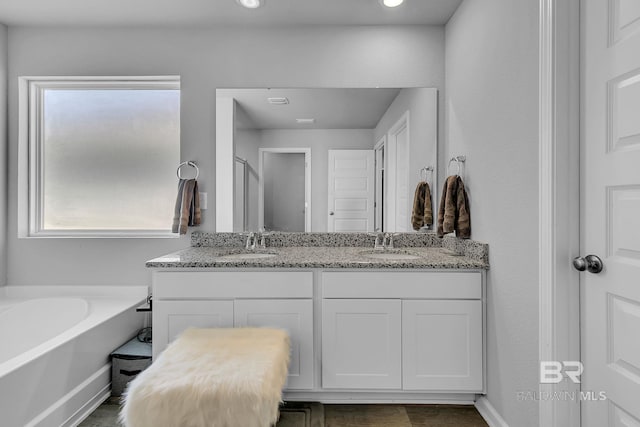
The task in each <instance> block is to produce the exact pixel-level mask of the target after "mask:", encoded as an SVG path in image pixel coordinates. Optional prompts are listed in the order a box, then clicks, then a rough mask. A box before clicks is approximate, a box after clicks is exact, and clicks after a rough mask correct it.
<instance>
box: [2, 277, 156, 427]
mask: <svg viewBox="0 0 640 427" xmlns="http://www.w3.org/2000/svg"><path fill="white" fill-rule="evenodd" d="M147 291H148V290H147V287H146V286H127V287H124V286H86V287H85V286H7V287H2V288H0V425H1V426H2V427H26V426H34V427H35V426H37V427H49V426H51V427H58V426H74V425H77V424H78V423H79V422H80V421H81V420H82V419H84V418H85V417H86V416H87V415H88V414H89V413H90V412H91V411H92V410H93V409H94V408H95V407H97V406H98V405H99V404H100V403H101V402H102V401H103V400H105V399H106V398H107V397H108V396H109V393H110V385H111V376H110V374H111V369H110V368H111V364H110V361H109V353H110V352H111V351H113V350H114V349H115V348H117V347H118V346H120V345H121V344H123V343H124V342H126V341H127V340H128V339H130V338H131V337H132V336H134V335H135V334H136V332H137V331H138V330H139V329H140V328H141V327H142V326H143V323H144V320H145V318H144V315H143V314H141V313H136V311H135V307H136V306H137V305H139V304H140V303H141V302H142V301H144V299H145V298H146V296H147Z"/></svg>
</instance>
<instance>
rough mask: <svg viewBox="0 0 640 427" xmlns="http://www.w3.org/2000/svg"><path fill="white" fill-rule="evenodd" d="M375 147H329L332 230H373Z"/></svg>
mask: <svg viewBox="0 0 640 427" xmlns="http://www.w3.org/2000/svg"><path fill="white" fill-rule="evenodd" d="M374 171H375V167H374V152H373V150H329V169H328V175H329V183H328V191H327V192H328V196H329V198H328V209H329V212H328V216H327V218H328V220H327V230H328V231H343V232H348V231H361V232H362V231H373V224H374V208H373V202H374V196H375V185H374V182H375V179H374Z"/></svg>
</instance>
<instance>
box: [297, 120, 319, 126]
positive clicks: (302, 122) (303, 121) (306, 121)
mask: <svg viewBox="0 0 640 427" xmlns="http://www.w3.org/2000/svg"><path fill="white" fill-rule="evenodd" d="M315 122H316V119H296V123H300V124H303V125H311V124H313V123H315Z"/></svg>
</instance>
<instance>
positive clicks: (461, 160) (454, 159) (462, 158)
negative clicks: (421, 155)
mask: <svg viewBox="0 0 640 427" xmlns="http://www.w3.org/2000/svg"><path fill="white" fill-rule="evenodd" d="M465 160H467V157H466V156H456V157H452V158H451V159H449V164H448V165H447V172H448V171H449V170H450V169H451V162H456V166H458V169H457V170H456V175H460V171H461V170H462V167H461V166H460V165H461V164H462V163H464V162H465Z"/></svg>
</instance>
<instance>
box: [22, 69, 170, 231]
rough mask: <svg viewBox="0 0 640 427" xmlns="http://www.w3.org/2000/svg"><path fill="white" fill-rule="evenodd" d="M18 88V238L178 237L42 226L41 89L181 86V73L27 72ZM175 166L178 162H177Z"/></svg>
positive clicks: (168, 87)
mask: <svg viewBox="0 0 640 427" xmlns="http://www.w3.org/2000/svg"><path fill="white" fill-rule="evenodd" d="M18 79H19V82H18V83H19V88H18V98H19V101H18V102H19V105H18V147H19V148H18V150H19V152H18V237H19V238H34V237H35V238H51V237H54V238H83V237H85V238H127V237H132V238H149V237H163V238H177V237H179V236H178V235H177V234H175V233H172V232H171V229H170V228H171V224H167V230H166V231H165V230H73V229H71V230H43V229H42V194H41V188H42V173H41V172H42V159H41V149H40V148H41V147H42V134H41V128H42V125H43V123H42V120H43V117H42V92H43V90H45V89H51V88H74V89H77V88H83V89H105V88H106V89H108V88H113V89H120V90H122V89H125V90H126V89H166V90H169V89H177V90H179V89H180V76H136V77H131V76H122V77H120V76H117V77H113V76H62V77H58V76H56V77H51V76H43V77H40V76H28V77H19V78H18ZM176 167H177V163H176Z"/></svg>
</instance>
